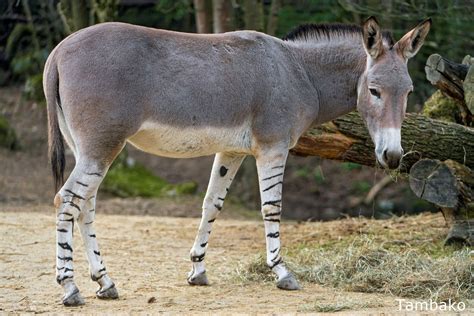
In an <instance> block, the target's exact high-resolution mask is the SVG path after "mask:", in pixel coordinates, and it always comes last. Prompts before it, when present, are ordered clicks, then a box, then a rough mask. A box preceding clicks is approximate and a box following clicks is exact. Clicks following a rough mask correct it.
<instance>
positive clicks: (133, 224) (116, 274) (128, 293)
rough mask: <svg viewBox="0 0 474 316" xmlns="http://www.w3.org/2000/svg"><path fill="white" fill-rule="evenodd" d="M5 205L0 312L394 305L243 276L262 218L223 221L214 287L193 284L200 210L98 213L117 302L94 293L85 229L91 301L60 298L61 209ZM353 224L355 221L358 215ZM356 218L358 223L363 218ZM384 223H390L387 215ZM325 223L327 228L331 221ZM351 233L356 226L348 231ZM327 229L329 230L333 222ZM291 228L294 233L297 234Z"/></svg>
mask: <svg viewBox="0 0 474 316" xmlns="http://www.w3.org/2000/svg"><path fill="white" fill-rule="evenodd" d="M17 211H18V209H17V210H14V209H13V208H5V209H0V234H1V236H2V238H1V240H0V249H1V252H0V280H1V281H0V311H3V312H15V313H28V312H34V313H43V312H46V313H64V312H74V313H103V312H105V313H114V314H115V313H124V312H126V313H133V312H145V313H156V312H178V313H185V312H186V313H189V312H193V313H194V312H220V313H221V312H222V313H233V312H235V313H295V312H316V311H320V310H321V307H317V306H318V305H319V306H321V304H322V305H323V306H327V307H328V308H329V309H328V310H329V311H331V309H333V310H337V306H349V308H350V314H353V313H354V312H356V311H359V312H367V313H374V312H382V311H383V312H396V311H397V310H398V303H397V301H395V299H396V297H393V296H390V295H380V294H367V293H353V292H341V291H339V290H335V289H332V288H327V287H321V286H318V285H315V284H309V283H303V284H302V285H303V290H301V291H295V292H288V291H282V290H278V289H277V288H276V287H275V285H274V284H273V283H259V282H246V283H241V282H240V281H239V280H238V279H237V278H236V277H235V271H236V269H237V268H238V267H241V266H242V265H244V264H245V263H247V262H248V261H249V260H250V259H251V258H252V257H253V256H254V255H256V254H258V253H261V251H262V250H263V249H264V238H263V236H264V231H263V225H262V224H261V223H260V222H257V221H248V220H247V221H246V220H233V219H222V220H219V221H216V225H215V229H214V231H213V236H214V238H212V239H211V243H210V245H211V246H210V250H209V252H208V254H207V256H206V262H207V264H208V266H207V270H208V276H209V279H210V282H211V285H210V286H208V287H191V286H189V285H187V283H186V274H187V272H188V270H189V268H190V262H189V259H188V252H189V249H190V247H191V244H192V241H193V239H194V234H195V231H196V228H197V225H198V221H199V220H198V219H196V218H170V217H151V216H121V215H103V214H102V215H100V214H99V216H98V218H97V221H96V223H97V230H98V232H99V236H98V237H99V241H100V242H101V252H102V254H103V255H104V261H105V262H106V265H107V268H108V271H109V273H110V275H111V276H112V278H113V279H114V280H115V282H116V285H117V288H118V289H119V293H120V299H119V300H117V301H101V300H98V299H96V298H95V295H94V293H95V290H96V284H95V283H94V282H92V281H91V280H90V278H89V275H88V268H87V261H86V258H85V255H84V251H83V247H82V242H80V241H79V234H78V233H77V232H76V234H75V237H76V238H75V251H74V254H75V260H74V263H75V271H76V281H77V283H78V286H79V288H80V289H81V292H82V295H83V296H84V298H85V299H86V305H85V306H82V307H75V308H66V307H64V306H62V305H61V304H60V298H61V295H62V290H61V288H60V287H59V286H58V285H57V284H56V283H55V281H54V279H55V247H54V246H55V215H54V214H53V213H51V214H45V213H31V212H17ZM354 223H355V222H354ZM321 225H329V226H331V227H333V228H334V229H332V228H331V227H329V228H330V230H333V231H334V233H335V234H336V235H337V227H338V225H336V224H335V222H333V223H301V224H298V223H294V222H293V223H291V222H290V223H286V224H284V225H282V226H283V227H282V236H283V241H284V242H285V240H290V242H289V244H291V240H298V239H301V238H305V236H306V237H307V236H311V235H314V234H311V232H315V231H318V230H319V229H321V228H322V226H321ZM356 225H359V224H356ZM381 225H383V221H381ZM327 228H328V227H326V229H327ZM342 228H343V229H344V230H346V231H347V230H348V229H349V231H350V224H349V226H348V223H345V224H344V225H341V229H342ZM326 229H325V230H326ZM290 236H291V238H290Z"/></svg>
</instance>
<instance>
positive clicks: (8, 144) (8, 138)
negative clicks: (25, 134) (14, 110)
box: [0, 115, 19, 150]
mask: <svg viewBox="0 0 474 316" xmlns="http://www.w3.org/2000/svg"><path fill="white" fill-rule="evenodd" d="M0 147H4V148H7V149H12V150H14V149H18V148H19V144H18V140H17V137H16V134H15V130H14V129H13V128H12V127H11V126H10V124H9V123H8V121H7V119H6V118H4V117H3V116H1V115H0Z"/></svg>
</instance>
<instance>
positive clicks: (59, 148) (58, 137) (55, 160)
mask: <svg viewBox="0 0 474 316" xmlns="http://www.w3.org/2000/svg"><path fill="white" fill-rule="evenodd" d="M54 53H55V51H54V50H53V52H52V53H51V55H50V56H49V58H48V60H47V61H46V64H45V67H44V72H43V89H44V95H45V97H46V104H47V108H48V152H49V160H50V162H51V170H52V172H53V179H54V188H55V192H58V191H59V189H60V188H61V187H62V185H63V184H64V167H65V165H66V157H65V155H64V140H63V136H62V134H61V130H60V128H59V121H58V108H59V110H60V111H62V108H61V100H60V98H59V74H58V67H57V62H56V58H55V54H54ZM59 115H61V113H59Z"/></svg>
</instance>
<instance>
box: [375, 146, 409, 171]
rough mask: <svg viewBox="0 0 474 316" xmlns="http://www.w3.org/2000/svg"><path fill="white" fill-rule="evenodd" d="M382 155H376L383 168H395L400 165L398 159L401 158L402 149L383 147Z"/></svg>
mask: <svg viewBox="0 0 474 316" xmlns="http://www.w3.org/2000/svg"><path fill="white" fill-rule="evenodd" d="M381 156H382V157H380V158H379V157H377V159H378V160H379V163H380V164H381V165H382V167H384V168H388V169H396V168H398V166H399V165H400V161H401V160H402V156H403V149H402V150H389V149H384V151H383V153H382V155H381Z"/></svg>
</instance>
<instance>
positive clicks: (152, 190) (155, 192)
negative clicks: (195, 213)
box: [101, 157, 197, 198]
mask: <svg viewBox="0 0 474 316" xmlns="http://www.w3.org/2000/svg"><path fill="white" fill-rule="evenodd" d="M101 189H102V190H103V191H105V192H108V193H111V194H114V195H116V196H119V197H124V198H125V197H137V196H140V197H162V196H176V195H182V194H193V193H195V192H196V190H197V184H196V183H195V182H184V183H180V184H170V183H168V182H166V181H165V180H163V179H161V178H159V177H157V176H155V175H153V174H152V173H151V172H150V171H149V170H148V169H146V168H145V167H144V166H143V165H141V164H139V163H138V162H135V163H134V164H133V165H128V164H127V162H126V159H124V158H122V157H119V158H117V160H116V161H115V162H114V164H113V165H112V167H111V168H110V170H109V172H108V173H107V176H106V177H105V179H104V182H103V184H102V186H101Z"/></svg>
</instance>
